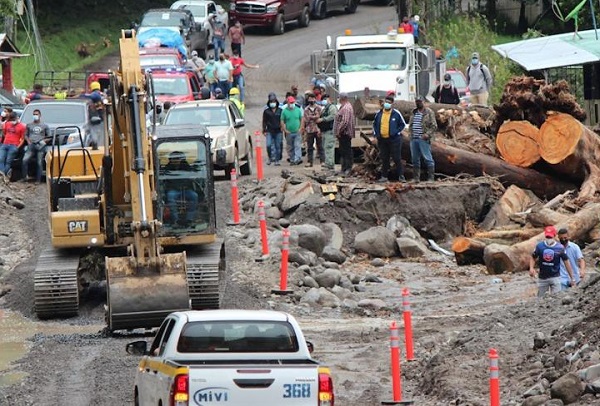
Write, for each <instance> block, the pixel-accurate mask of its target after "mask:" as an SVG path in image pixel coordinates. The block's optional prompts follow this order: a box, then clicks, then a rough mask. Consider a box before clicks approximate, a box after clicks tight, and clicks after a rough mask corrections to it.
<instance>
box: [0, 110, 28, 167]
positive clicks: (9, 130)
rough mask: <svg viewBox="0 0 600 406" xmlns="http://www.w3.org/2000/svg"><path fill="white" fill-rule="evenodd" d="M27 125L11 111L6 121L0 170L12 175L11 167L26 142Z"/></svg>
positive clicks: (0, 150)
mask: <svg viewBox="0 0 600 406" xmlns="http://www.w3.org/2000/svg"><path fill="white" fill-rule="evenodd" d="M25 129H26V127H25V125H24V124H23V123H20V122H19V120H18V119H17V113H15V112H14V111H13V112H11V113H10V116H9V118H8V120H7V121H6V122H5V123H4V128H3V135H2V145H0V172H2V173H3V174H5V175H7V176H10V174H9V172H10V167H11V165H12V162H13V161H14V159H15V157H16V156H17V152H18V151H19V148H20V147H21V146H22V145H23V143H24V142H25Z"/></svg>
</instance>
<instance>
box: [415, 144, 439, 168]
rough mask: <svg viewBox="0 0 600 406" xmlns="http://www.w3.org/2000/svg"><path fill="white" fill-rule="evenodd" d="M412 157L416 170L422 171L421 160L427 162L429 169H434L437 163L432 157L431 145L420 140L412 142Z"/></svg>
mask: <svg viewBox="0 0 600 406" xmlns="http://www.w3.org/2000/svg"><path fill="white" fill-rule="evenodd" d="M410 156H411V157H412V164H413V168H414V169H421V158H423V160H424V161H425V165H426V166H427V168H433V167H434V166H435V162H434V161H433V157H432V156H431V144H430V143H429V142H428V141H425V140H422V139H420V138H413V139H411V140H410Z"/></svg>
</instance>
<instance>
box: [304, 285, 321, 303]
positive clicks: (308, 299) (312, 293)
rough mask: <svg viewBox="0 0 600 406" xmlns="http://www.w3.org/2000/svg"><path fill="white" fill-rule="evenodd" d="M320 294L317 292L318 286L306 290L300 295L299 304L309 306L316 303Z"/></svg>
mask: <svg viewBox="0 0 600 406" xmlns="http://www.w3.org/2000/svg"><path fill="white" fill-rule="evenodd" d="M320 297H321V294H320V292H319V288H316V287H315V288H311V289H310V290H309V291H308V292H306V293H305V294H304V296H302V298H301V299H300V304H308V305H311V306H314V305H316V304H317V303H318V302H319V298H320Z"/></svg>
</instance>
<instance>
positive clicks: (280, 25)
mask: <svg viewBox="0 0 600 406" xmlns="http://www.w3.org/2000/svg"><path fill="white" fill-rule="evenodd" d="M284 32H285V19H284V18H283V14H277V18H276V19H275V24H273V34H275V35H281V34H283V33H284Z"/></svg>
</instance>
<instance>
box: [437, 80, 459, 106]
mask: <svg viewBox="0 0 600 406" xmlns="http://www.w3.org/2000/svg"><path fill="white" fill-rule="evenodd" d="M432 96H433V100H435V102H436V103H444V104H459V103H460V96H459V95H458V90H456V88H455V87H454V86H452V76H450V74H449V73H446V74H445V75H444V83H443V84H440V85H438V86H437V87H436V88H435V90H434V92H433V94H432Z"/></svg>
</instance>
